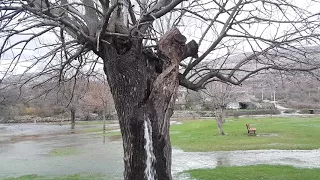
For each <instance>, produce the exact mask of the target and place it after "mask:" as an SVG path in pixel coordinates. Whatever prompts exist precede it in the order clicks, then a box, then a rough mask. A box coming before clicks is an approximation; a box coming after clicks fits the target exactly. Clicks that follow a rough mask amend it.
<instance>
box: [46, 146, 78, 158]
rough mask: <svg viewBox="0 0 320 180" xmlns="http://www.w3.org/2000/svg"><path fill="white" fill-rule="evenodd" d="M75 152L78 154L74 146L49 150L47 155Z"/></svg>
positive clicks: (68, 154)
mask: <svg viewBox="0 0 320 180" xmlns="http://www.w3.org/2000/svg"><path fill="white" fill-rule="evenodd" d="M77 154H79V151H78V149H77V148H75V147H63V148H56V149H53V150H52V151H50V152H49V156H71V155H77Z"/></svg>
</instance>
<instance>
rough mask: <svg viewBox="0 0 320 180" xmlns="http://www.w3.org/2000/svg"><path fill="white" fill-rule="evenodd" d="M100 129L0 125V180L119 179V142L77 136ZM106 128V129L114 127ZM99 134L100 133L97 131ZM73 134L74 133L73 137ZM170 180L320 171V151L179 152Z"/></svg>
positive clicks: (175, 158)
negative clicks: (12, 179) (288, 169)
mask: <svg viewBox="0 0 320 180" xmlns="http://www.w3.org/2000/svg"><path fill="white" fill-rule="evenodd" d="M100 126H101V125H78V126H76V130H75V133H71V130H70V125H67V124H65V125H62V126H60V125H51V124H40V125H36V124H20V125H19V124H11V125H0V178H1V177H5V176H21V175H26V174H38V175H64V174H76V173H80V174H88V173H99V174H106V175H107V176H109V177H112V179H122V172H123V162H122V157H123V151H122V142H121V141H119V140H117V141H114V140H113V139H109V138H108V137H105V136H102V133H100V134H97V133H77V132H80V131H81V130H83V129H86V128H100ZM116 126H117V125H115V124H109V125H108V126H107V127H116ZM101 128H102V127H101ZM73 132H74V131H73ZM59 148H60V149H61V148H62V149H63V148H72V149H74V150H75V151H76V153H74V154H71V155H66V156H52V155H50V152H51V151H52V150H55V149H59ZM172 157H173V163H172V172H173V174H174V179H179V180H180V179H189V177H188V176H187V175H184V174H181V172H183V171H185V170H189V169H198V168H214V167H216V166H247V165H255V164H277V165H292V166H295V167H303V168H320V150H306V151H304V150H290V151H286V150H255V151H230V152H223V151H221V152H205V153H200V152H183V151H182V150H178V149H173V155H172Z"/></svg>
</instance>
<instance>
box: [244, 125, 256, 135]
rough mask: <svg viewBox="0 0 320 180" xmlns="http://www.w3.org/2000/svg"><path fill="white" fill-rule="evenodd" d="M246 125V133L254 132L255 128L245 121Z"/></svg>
mask: <svg viewBox="0 0 320 180" xmlns="http://www.w3.org/2000/svg"><path fill="white" fill-rule="evenodd" d="M246 126H247V130H248V134H252V133H253V134H256V130H257V129H256V128H252V127H250V124H249V123H247V124H246Z"/></svg>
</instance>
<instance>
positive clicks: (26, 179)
mask: <svg viewBox="0 0 320 180" xmlns="http://www.w3.org/2000/svg"><path fill="white" fill-rule="evenodd" d="M0 179H1V178H0ZM88 179H90V180H112V177H107V176H105V175H100V174H92V175H83V174H72V175H63V176H39V175H35V174H32V175H24V176H19V177H7V178H2V180H88Z"/></svg>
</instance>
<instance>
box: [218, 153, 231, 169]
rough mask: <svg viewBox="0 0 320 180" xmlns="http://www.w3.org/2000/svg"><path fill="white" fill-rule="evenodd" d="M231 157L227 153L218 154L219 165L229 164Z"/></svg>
mask: <svg viewBox="0 0 320 180" xmlns="http://www.w3.org/2000/svg"><path fill="white" fill-rule="evenodd" d="M229 165H230V159H229V156H228V155H226V154H218V155H217V166H229Z"/></svg>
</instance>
